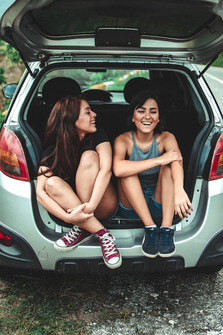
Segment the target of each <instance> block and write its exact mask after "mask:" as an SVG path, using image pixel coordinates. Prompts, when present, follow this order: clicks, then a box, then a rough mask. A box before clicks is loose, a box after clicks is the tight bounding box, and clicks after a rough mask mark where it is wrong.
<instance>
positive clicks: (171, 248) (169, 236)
mask: <svg viewBox="0 0 223 335" xmlns="http://www.w3.org/2000/svg"><path fill="white" fill-rule="evenodd" d="M175 251H176V248H175V244H174V229H171V228H168V227H162V228H160V241H159V253H158V254H159V256H161V257H170V256H172V255H173V254H174V253H175Z"/></svg>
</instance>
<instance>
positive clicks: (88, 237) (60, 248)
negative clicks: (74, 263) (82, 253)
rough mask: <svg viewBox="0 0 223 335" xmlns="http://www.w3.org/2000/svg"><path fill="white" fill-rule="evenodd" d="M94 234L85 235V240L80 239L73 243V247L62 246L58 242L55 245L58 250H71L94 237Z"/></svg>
mask: <svg viewBox="0 0 223 335" xmlns="http://www.w3.org/2000/svg"><path fill="white" fill-rule="evenodd" d="M92 235H93V234H91V235H89V236H87V237H85V239H83V240H82V241H80V242H79V243H77V244H75V245H73V246H72V247H60V246H58V245H57V244H56V242H54V244H53V246H54V248H55V249H56V250H57V251H63V252H64V251H71V250H73V249H75V248H77V247H78V246H79V245H80V244H83V243H84V242H86V241H88V240H90V238H91V237H92Z"/></svg>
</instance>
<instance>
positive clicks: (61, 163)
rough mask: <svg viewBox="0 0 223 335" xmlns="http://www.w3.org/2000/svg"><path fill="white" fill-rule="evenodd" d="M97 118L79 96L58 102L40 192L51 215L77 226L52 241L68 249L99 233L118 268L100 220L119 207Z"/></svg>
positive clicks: (48, 136)
mask: <svg viewBox="0 0 223 335" xmlns="http://www.w3.org/2000/svg"><path fill="white" fill-rule="evenodd" d="M95 119H96V114H95V113H94V112H93V111H92V110H91V108H90V106H89V104H88V103H87V102H86V101H85V100H84V99H82V98H81V97H65V98H62V99H60V100H59V101H58V102H57V103H56V104H55V106H54V108H53V109H52V112H51V114H50V116H49V119H48V123H47V127H46V131H45V141H44V145H45V150H44V152H43V155H42V159H41V161H40V167H39V173H38V177H37V188H36V193H37V200H38V202H39V203H40V204H41V205H42V206H43V207H44V208H45V209H46V210H47V211H48V212H49V213H51V214H52V215H54V216H56V217H57V218H59V219H61V220H63V221H64V222H66V223H71V224H73V227H72V229H71V231H70V232H69V233H67V234H66V235H65V236H63V237H62V238H60V239H59V240H57V241H56V242H55V243H54V247H55V248H56V249H57V250H61V251H70V250H72V249H74V248H75V247H77V246H78V245H80V244H81V243H83V242H85V241H87V240H88V239H90V238H91V236H92V234H95V235H96V236H97V238H98V239H99V242H100V244H101V248H102V253H103V259H104V262H105V264H106V265H107V266H108V267H110V268H112V269H114V268H117V267H119V266H120V265H121V263H122V259H121V255H120V254H119V251H118V249H117V247H116V245H115V242H114V241H115V238H114V237H113V235H112V234H111V233H110V232H109V231H108V230H107V229H106V228H104V227H103V225H102V224H101V223H100V222H99V221H98V220H99V219H108V218H110V217H111V216H112V215H113V214H114V213H115V211H116V208H117V196H116V193H115V190H114V188H113V186H112V184H111V183H110V178H111V165H112V149H111V145H110V143H109V141H108V139H107V136H106V134H105V133H104V131H103V130H102V129H97V127H96V122H95Z"/></svg>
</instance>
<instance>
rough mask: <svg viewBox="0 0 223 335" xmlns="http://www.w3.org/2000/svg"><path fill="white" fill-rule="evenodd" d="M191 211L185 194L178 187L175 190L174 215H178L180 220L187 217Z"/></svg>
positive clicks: (182, 189) (181, 188)
mask: <svg viewBox="0 0 223 335" xmlns="http://www.w3.org/2000/svg"><path fill="white" fill-rule="evenodd" d="M192 210H193V207H192V204H191V202H190V200H189V198H188V196H187V193H186V192H185V191H184V188H183V187H178V189H177V190H175V214H178V215H179V217H180V218H181V219H183V218H184V217H186V218H187V217H188V214H191V211H192Z"/></svg>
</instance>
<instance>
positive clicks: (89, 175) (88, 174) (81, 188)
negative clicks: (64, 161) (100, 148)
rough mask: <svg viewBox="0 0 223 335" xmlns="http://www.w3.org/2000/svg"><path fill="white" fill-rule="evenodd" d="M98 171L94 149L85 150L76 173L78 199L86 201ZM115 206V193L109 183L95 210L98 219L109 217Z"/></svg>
mask: <svg viewBox="0 0 223 335" xmlns="http://www.w3.org/2000/svg"><path fill="white" fill-rule="evenodd" d="M98 172H99V156H98V154H97V153H96V152H95V151H85V152H84V154H83V155H82V157H81V161H80V164H79V167H78V170H77V173H76V189H77V194H78V197H79V199H80V200H81V201H82V202H83V203H84V202H88V201H89V200H90V198H91V194H92V191H93V188H94V184H95V180H96V178H97V175H98ZM116 208H117V195H116V192H115V189H114V187H113V186H112V184H111V183H109V185H108V187H107V189H106V191H105V193H104V194H103V197H102V199H101V201H100V203H99V205H98V207H97V208H96V210H95V216H96V217H97V218H98V219H104V220H105V219H108V218H110V217H111V216H112V215H113V214H114V212H115V210H116Z"/></svg>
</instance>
